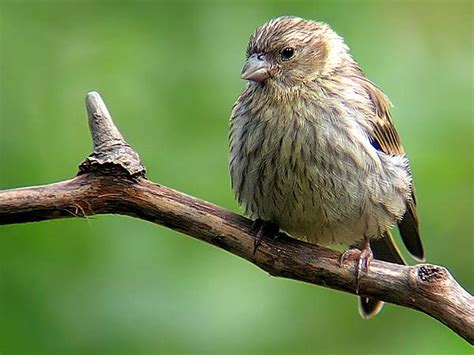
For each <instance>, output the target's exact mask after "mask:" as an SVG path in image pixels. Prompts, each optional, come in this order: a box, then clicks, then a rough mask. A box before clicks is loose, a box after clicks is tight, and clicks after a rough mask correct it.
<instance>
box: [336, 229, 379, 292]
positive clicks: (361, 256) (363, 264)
mask: <svg viewBox="0 0 474 355" xmlns="http://www.w3.org/2000/svg"><path fill="white" fill-rule="evenodd" d="M350 258H355V259H356V260H357V266H356V294H359V286H360V279H361V277H362V275H363V273H367V272H368V270H369V266H370V262H371V261H372V259H373V258H374V255H373V254H372V250H371V249H370V242H369V239H368V238H365V241H364V246H363V247H362V250H360V249H349V250H346V251H345V252H344V253H342V254H341V256H340V258H339V265H340V266H342V265H343V264H344V263H345V262H346V261H347V259H350Z"/></svg>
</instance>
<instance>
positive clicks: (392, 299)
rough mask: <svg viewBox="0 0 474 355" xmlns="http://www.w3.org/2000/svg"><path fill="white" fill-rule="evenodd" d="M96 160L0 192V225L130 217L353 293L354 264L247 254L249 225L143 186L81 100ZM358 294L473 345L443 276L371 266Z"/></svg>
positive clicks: (461, 303)
mask: <svg viewBox="0 0 474 355" xmlns="http://www.w3.org/2000/svg"><path fill="white" fill-rule="evenodd" d="M86 105H87V111H88V115H89V125H90V130H91V133H92V139H93V143H94V152H93V153H92V154H91V155H90V156H89V157H88V158H87V159H86V160H85V161H84V162H83V163H82V164H81V166H80V167H79V173H78V175H77V176H76V177H75V178H73V179H71V180H67V181H63V182H59V183H54V184H50V185H44V186H35V187H27V188H21V189H13V190H5V191H0V224H12V223H25V222H32V221H42V220H47V219H57V218H68V217H86V216H90V215H96V214H104V213H113V214H121V215H128V216H133V217H137V218H141V219H144V220H148V221H151V222H154V223H157V224H161V225H164V226H166V227H169V228H171V229H174V230H177V231H180V232H182V233H185V234H187V235H189V236H192V237H194V238H196V239H199V240H202V241H205V242H207V243H209V244H212V245H215V246H217V247H219V248H222V249H225V250H227V251H229V252H230V253H233V254H235V255H238V256H240V257H242V258H244V259H246V260H248V261H250V262H252V263H254V264H255V265H257V266H259V267H260V268H262V269H263V270H265V271H267V272H268V273H270V274H271V275H273V276H279V277H286V278H290V279H295V280H300V281H304V282H308V283H312V284H315V285H320V286H324V287H329V288H333V289H336V290H340V291H344V292H348V293H352V294H355V293H356V272H355V271H356V270H355V268H356V261H355V260H354V259H349V260H348V261H347V262H345V263H344V264H343V265H340V262H339V257H340V253H339V252H336V251H333V250H330V249H327V248H323V247H320V246H317V245H313V244H308V243H305V242H302V241H298V240H295V239H292V238H289V237H287V236H285V235H283V234H282V235H281V236H280V237H279V238H277V239H276V240H270V239H268V240H267V239H265V240H263V242H262V243H261V245H260V246H259V248H258V251H257V253H256V254H255V255H254V254H253V249H254V238H255V235H254V232H253V231H252V229H251V226H252V221H251V220H249V219H247V218H245V217H243V216H240V215H237V214H235V213H232V212H230V211H227V210H225V209H223V208H220V207H218V206H215V205H213V204H211V203H208V202H205V201H202V200H199V199H197V198H194V197H191V196H188V195H185V194H183V193H181V192H178V191H175V190H172V189H170V188H167V187H165V186H161V185H159V184H156V183H153V182H151V181H149V180H147V179H146V178H145V168H144V166H143V165H142V163H141V161H140V158H139V156H138V154H137V153H136V152H135V151H134V150H133V149H132V148H131V147H130V146H129V145H128V144H127V143H126V142H125V140H124V139H123V137H122V135H121V134H120V132H119V131H118V129H117V128H116V126H115V125H114V123H113V121H112V118H111V117H110V114H109V112H108V110H107V107H106V106H105V104H104V102H103V101H102V99H101V97H100V96H99V94H98V93H95V92H91V93H89V94H88V95H87V99H86ZM359 294H360V295H362V296H370V297H372V298H376V299H380V300H383V301H385V302H389V303H393V304H397V305H400V306H404V307H409V308H412V309H416V310H419V311H422V312H424V313H426V314H428V315H430V316H431V317H433V318H435V319H437V320H439V321H440V322H442V323H444V324H445V325H446V326H448V327H449V328H451V329H452V330H453V331H455V332H456V333H458V334H459V335H460V336H462V337H463V338H464V339H466V340H467V341H468V342H470V343H471V344H473V343H474V298H473V297H472V295H471V294H470V293H469V292H467V291H466V290H464V289H463V288H462V287H461V286H460V285H459V284H458V283H457V282H456V280H455V279H454V278H453V277H452V276H451V274H450V273H449V272H448V270H446V269H445V268H443V267H441V266H437V265H430V264H419V265H415V266H403V265H396V264H390V263H386V262H382V261H378V260H374V261H373V262H372V263H371V265H370V268H369V270H368V271H367V273H364V274H363V276H362V278H361V280H360V285H359Z"/></svg>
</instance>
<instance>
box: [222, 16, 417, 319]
mask: <svg viewBox="0 0 474 355" xmlns="http://www.w3.org/2000/svg"><path fill="white" fill-rule="evenodd" d="M241 78H242V79H244V80H246V81H247V85H246V87H245V89H244V90H243V91H242V93H241V94H240V96H239V97H238V98H237V101H236V102H235V104H234V105H233V107H232V112H231V116H230V123H229V172H230V177H231V185H232V190H233V192H234V194H235V196H236V199H237V201H238V203H239V204H240V206H241V207H242V208H243V210H244V212H245V214H246V215H248V216H249V217H250V218H253V219H254V220H255V223H254V225H256V226H257V230H258V233H257V236H262V235H264V233H266V232H265V231H267V232H268V231H273V233H274V232H275V231H280V230H281V231H283V232H286V233H287V234H289V236H290V237H293V238H297V239H302V240H305V241H307V242H309V243H314V244H318V245H323V246H330V245H338V244H339V245H343V246H346V247H347V248H348V249H347V250H348V252H350V251H351V250H359V251H360V253H359V255H360V259H359V264H358V265H359V267H358V269H360V270H361V272H363V271H364V270H366V268H367V267H368V265H369V263H370V260H372V258H375V259H379V260H383V261H387V262H392V263H398V264H406V262H405V260H404V258H403V256H402V255H401V253H400V250H399V249H398V247H397V246H396V244H395V242H394V239H393V237H392V234H391V232H390V230H391V229H392V228H394V227H395V226H398V229H399V231H400V235H401V238H402V240H403V242H404V244H405V246H406V248H407V250H408V252H409V253H410V254H411V256H412V257H414V258H415V259H416V260H419V261H422V260H424V250H423V245H422V242H421V239H420V231H419V219H418V216H417V211H416V204H417V201H416V196H415V188H414V184H413V178H412V173H411V169H410V165H409V161H408V158H407V156H406V154H405V151H404V148H403V147H402V144H401V141H400V136H399V134H398V133H397V131H396V129H395V126H394V123H393V120H392V116H391V112H390V109H391V106H392V104H391V102H390V101H389V99H388V97H387V96H386V95H385V94H384V93H383V92H382V90H381V89H379V88H378V87H377V86H376V85H375V84H374V83H372V82H371V81H370V80H369V79H368V78H367V77H366V75H365V74H364V72H363V71H362V69H361V67H360V66H359V64H358V63H357V62H356V61H355V59H354V58H353V57H352V55H351V53H350V49H349V47H348V45H347V44H345V42H344V39H343V38H342V37H341V36H339V35H338V34H337V33H336V32H335V31H334V30H333V29H331V27H330V26H329V25H328V24H326V23H323V22H316V21H313V20H308V19H303V18H300V17H297V16H281V17H277V18H273V19H271V20H269V21H268V22H266V23H265V24H263V25H261V26H259V27H258V28H257V29H256V30H255V31H254V32H253V34H252V35H251V36H250V39H249V42H248V45H247V50H246V62H245V65H244V67H243V69H242V72H241ZM262 231H263V232H262ZM262 233H263V234H262ZM257 239H259V238H257ZM345 255H346V253H343V254H342V259H344V256H345ZM357 277H358V278H357V280H359V277H360V274H358V275H357ZM356 290H358V285H357V288H356ZM382 305H383V302H381V301H379V300H374V299H370V298H367V297H360V298H359V313H360V314H361V316H362V317H363V318H370V317H372V316H374V315H376V314H377V313H378V312H379V311H380V309H381V308H382Z"/></svg>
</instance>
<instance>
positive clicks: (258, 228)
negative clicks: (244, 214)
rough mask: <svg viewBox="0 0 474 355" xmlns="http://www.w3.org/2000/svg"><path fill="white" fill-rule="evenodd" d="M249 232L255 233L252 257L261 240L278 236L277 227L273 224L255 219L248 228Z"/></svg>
mask: <svg viewBox="0 0 474 355" xmlns="http://www.w3.org/2000/svg"><path fill="white" fill-rule="evenodd" d="M250 230H251V231H252V232H253V233H256V235H255V240H254V245H253V256H254V257H255V254H256V253H257V250H258V247H259V246H260V244H261V243H262V240H263V238H265V237H268V238H276V237H277V236H278V231H279V227H278V226H277V225H276V224H275V223H272V222H267V221H264V220H262V219H260V218H257V219H256V220H255V221H254V222H253V224H252V227H250Z"/></svg>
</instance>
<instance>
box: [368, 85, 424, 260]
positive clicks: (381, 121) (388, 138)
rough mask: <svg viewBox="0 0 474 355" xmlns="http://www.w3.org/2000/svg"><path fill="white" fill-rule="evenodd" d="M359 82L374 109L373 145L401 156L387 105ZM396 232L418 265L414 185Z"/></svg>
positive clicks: (380, 95)
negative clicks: (398, 232) (398, 231)
mask: <svg viewBox="0 0 474 355" xmlns="http://www.w3.org/2000/svg"><path fill="white" fill-rule="evenodd" d="M359 79H360V80H361V84H362V86H363V87H364V88H365V90H366V92H367V94H368V97H369V98H370V100H371V101H372V104H373V105H374V112H375V114H374V115H373V116H372V117H370V118H369V121H370V128H369V132H368V134H369V137H370V139H371V143H372V145H373V146H374V147H375V148H376V149H378V150H380V151H382V152H384V153H386V154H391V155H404V154H405V151H404V150H403V147H402V144H401V142H400V136H399V135H398V133H397V130H396V129H395V126H394V125H393V121H392V118H391V116H390V101H389V100H388V98H387V96H385V94H384V93H383V92H382V91H381V90H380V89H379V88H377V86H376V85H375V84H373V83H372V82H370V81H369V80H367V79H365V78H360V77H359ZM398 229H399V230H400V235H401V237H402V239H403V242H404V244H405V246H406V247H407V249H408V251H409V252H410V254H412V256H413V257H414V258H416V259H418V260H420V261H421V260H424V252H423V245H422V243H421V239H420V232H419V227H418V215H417V213H416V196H415V187H414V186H413V185H412V198H411V200H408V201H406V212H405V214H404V215H403V218H402V219H401V220H400V222H398Z"/></svg>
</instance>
